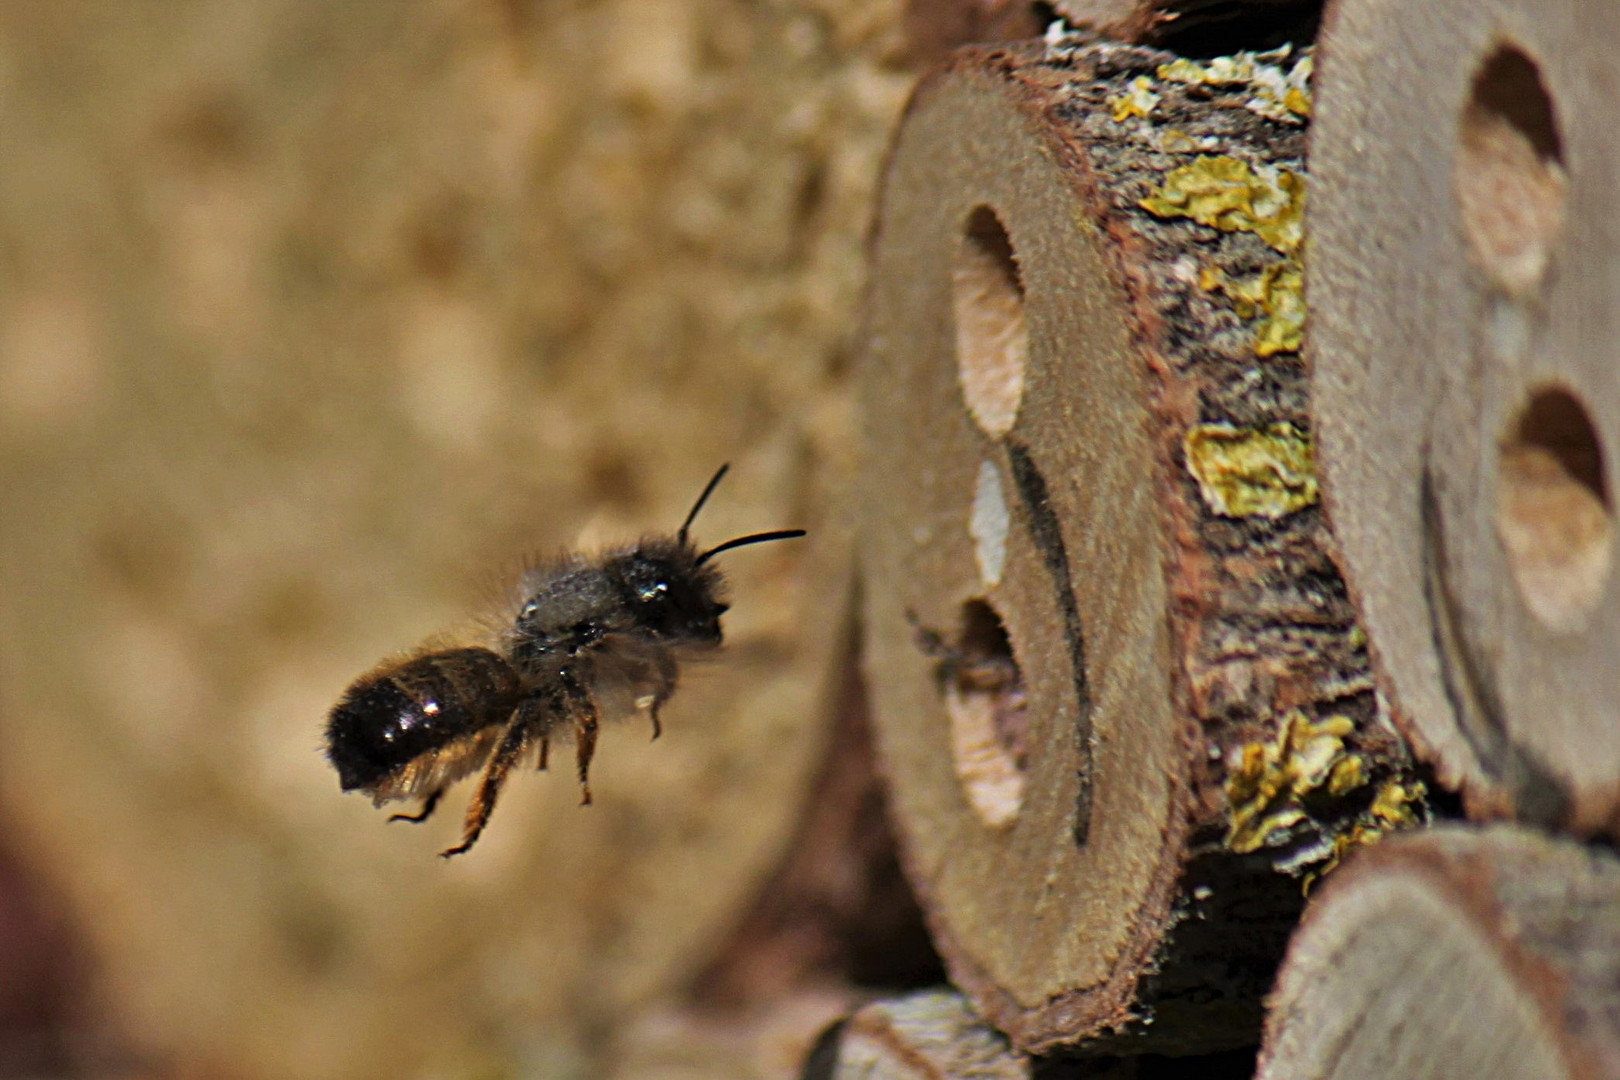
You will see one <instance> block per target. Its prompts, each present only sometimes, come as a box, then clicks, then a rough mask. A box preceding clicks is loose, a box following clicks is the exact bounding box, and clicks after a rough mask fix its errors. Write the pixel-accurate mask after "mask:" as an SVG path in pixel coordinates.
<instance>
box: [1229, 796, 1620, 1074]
mask: <svg viewBox="0 0 1620 1080" xmlns="http://www.w3.org/2000/svg"><path fill="white" fill-rule="evenodd" d="M1617 987H1620V862H1617V861H1616V860H1615V858H1614V857H1613V855H1612V854H1611V853H1609V852H1604V851H1597V850H1592V849H1587V848H1583V847H1580V846H1578V845H1576V844H1573V843H1570V842H1568V841H1564V840H1554V839H1551V838H1549V837H1547V836H1544V835H1541V834H1539V833H1536V832H1532V831H1530V830H1528V829H1524V828H1521V827H1518V826H1506V825H1499V826H1493V827H1489V828H1486V829H1483V830H1478V831H1476V830H1474V829H1471V828H1466V827H1462V826H1447V827H1443V828H1436V829H1432V830H1426V831H1424V832H1422V833H1417V834H1412V835H1409V836H1404V837H1399V838H1396V839H1392V840H1389V841H1387V842H1386V843H1382V844H1379V845H1377V846H1376V847H1374V848H1371V849H1369V850H1367V851H1365V852H1361V853H1358V854H1357V855H1356V856H1355V857H1354V858H1353V860H1352V861H1351V863H1350V864H1349V865H1348V866H1347V867H1346V868H1345V871H1344V873H1343V874H1342V875H1335V880H1333V881H1332V882H1330V883H1329V884H1327V885H1326V886H1324V888H1323V889H1322V892H1321V895H1320V897H1319V898H1318V900H1317V901H1316V902H1314V903H1313V904H1312V906H1311V910H1310V912H1309V913H1308V914H1307V915H1306V918H1305V922H1304V924H1303V926H1302V927H1301V928H1300V931H1299V933H1298V934H1297V935H1296V937H1295V939H1294V942H1293V944H1292V945H1291V946H1290V947H1289V952H1288V960H1287V963H1286V964H1285V965H1284V967H1283V969H1282V972H1281V974H1280V975H1279V978H1278V984H1277V991H1276V994H1275V996H1274V999H1273V1002H1272V1012H1271V1015H1270V1016H1269V1018H1268V1019H1267V1022H1266V1044H1265V1047H1264V1048H1263V1050H1262V1052H1261V1069H1260V1074H1259V1075H1260V1080H1285V1078H1286V1080H1327V1078H1329V1077H1332V1078H1335V1080H1362V1078H1364V1080H1375V1078H1376V1080H1383V1078H1385V1077H1392V1076H1399V1077H1405V1078H1409V1080H1464V1078H1473V1077H1480V1076H1512V1077H1520V1078H1524V1080H1532V1078H1533V1080H1543V1078H1547V1080H1551V1078H1558V1080H1569V1078H1576V1077H1583V1078H1584V1077H1591V1078H1597V1077H1610V1076H1615V1075H1620V991H1617Z"/></svg>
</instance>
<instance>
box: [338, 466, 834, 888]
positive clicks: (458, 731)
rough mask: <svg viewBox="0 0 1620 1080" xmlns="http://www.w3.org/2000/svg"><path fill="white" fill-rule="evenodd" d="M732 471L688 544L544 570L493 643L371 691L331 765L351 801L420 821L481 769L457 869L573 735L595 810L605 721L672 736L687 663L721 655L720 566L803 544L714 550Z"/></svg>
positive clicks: (429, 662) (652, 546)
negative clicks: (504, 794) (526, 778)
mask: <svg viewBox="0 0 1620 1080" xmlns="http://www.w3.org/2000/svg"><path fill="white" fill-rule="evenodd" d="M728 469H729V466H726V465H722V466H720V468H719V470H718V471H717V472H716V473H715V474H714V476H713V478H711V479H710V480H709V482H708V484H707V485H706V486H705V487H704V488H703V491H702V493H701V494H700V495H698V497H697V501H696V502H695V503H693V504H692V509H691V511H690V512H689V513H688V514H687V515H686V520H685V521H683V522H682V523H681V527H680V529H679V530H678V531H677V532H676V533H675V535H674V536H673V537H670V536H654V537H648V538H645V539H643V540H641V541H640V542H639V543H637V544H635V545H633V546H631V547H624V548H618V549H614V550H611V551H608V552H606V553H604V554H602V555H599V556H596V557H589V558H587V557H585V556H580V555H573V556H569V557H567V558H564V559H562V560H559V561H557V562H555V563H552V564H550V565H547V566H543V567H540V568H538V569H535V570H531V571H530V572H529V573H527V574H525V575H524V576H523V580H522V583H521V594H522V595H521V600H520V602H519V604H518V605H517V609H516V615H515V617H513V618H511V619H510V620H509V621H508V622H507V623H506V624H505V625H504V626H502V627H501V628H500V629H499V631H498V633H496V634H494V635H492V636H491V638H490V640H487V641H481V642H478V643H475V644H465V645H459V646H456V647H444V646H442V645H441V646H437V647H424V648H420V649H418V650H416V651H415V652H412V653H408V654H406V655H404V656H401V657H396V658H394V659H391V660H388V661H385V662H384V663H383V664H381V665H380V666H378V667H377V668H376V669H374V670H372V671H371V672H368V673H367V674H365V675H363V676H361V677H360V678H359V679H356V680H355V681H354V682H353V683H352V684H351V685H350V686H349V688H348V689H347V690H345V691H344V692H343V695H342V697H340V698H339V699H338V703H337V704H336V705H335V706H333V708H332V711H331V714H330V715H329V716H328V718H327V723H326V759H327V760H328V761H329V762H331V764H332V767H333V768H335V769H336V770H337V774H338V782H339V784H341V786H342V788H343V790H344V791H345V792H348V791H361V792H364V793H366V794H367V795H369V796H371V800H372V802H373V803H374V804H375V805H378V806H381V805H382V804H383V803H385V802H389V801H392V800H396V799H420V800H421V802H422V805H421V808H420V810H419V811H418V812H417V813H415V814H394V815H393V816H392V817H390V818H389V819H388V820H390V821H411V822H421V821H426V820H427V819H428V818H429V817H430V816H431V815H432V814H433V811H434V810H435V808H437V807H438V805H439V800H440V799H441V798H442V797H443V796H444V792H445V790H446V789H447V788H448V787H449V786H450V785H451V784H453V783H455V782H456V781H457V780H460V779H462V778H463V777H465V776H469V775H471V774H472V773H474V772H478V771H480V770H482V774H481V776H480V778H479V781H478V788H477V790H476V791H475V792H474V794H473V797H472V801H471V802H470V803H469V804H468V807H467V815H466V819H465V821H464V824H463V827H462V835H461V842H460V843H459V844H457V845H456V846H455V847H452V848H450V849H448V850H446V851H444V852H442V853H441V854H442V855H443V856H444V857H445V858H449V857H450V856H452V855H459V854H461V853H463V852H465V851H467V850H469V849H470V848H471V847H472V846H473V844H475V843H477V841H478V837H479V835H480V834H481V833H482V832H483V830H484V826H485V825H486V824H488V822H489V817H490V814H491V813H493V812H494V809H495V802H496V800H497V799H498V798H499V797H500V793H501V787H502V785H503V784H504V783H505V782H506V778H507V775H508V774H509V773H510V772H511V771H512V768H513V767H514V766H515V765H516V764H517V763H518V762H519V761H521V760H522V759H523V758H524V757H525V755H527V754H529V753H531V752H532V753H535V754H536V755H537V757H538V764H539V767H540V768H541V769H544V768H546V765H547V759H548V756H549V753H550V749H551V743H552V740H553V739H560V738H564V737H569V736H571V737H572V738H573V740H574V747H575V760H576V764H577V767H578V772H579V783H580V789H581V799H580V802H581V804H582V805H589V803H590V801H591V787H590V768H591V759H592V758H593V757H594V756H595V754H596V735H597V728H598V727H599V725H600V723H601V721H602V720H603V718H608V719H614V718H618V717H623V716H629V715H633V714H635V713H637V712H640V711H643V710H644V711H645V712H646V713H647V714H648V717H649V719H650V720H651V722H652V737H653V738H654V739H656V738H658V736H659V734H660V732H661V731H662V729H663V728H662V724H661V722H660V720H659V709H660V708H661V707H662V706H663V705H664V704H665V703H666V702H667V701H668V700H669V699H670V696H671V695H672V694H674V692H675V686H676V682H677V679H678V678H679V675H680V666H681V663H682V662H683V661H684V660H686V659H688V658H690V657H692V656H695V655H698V654H701V653H704V652H709V651H712V650H714V649H716V648H718V647H719V645H720V643H721V637H722V635H721V629H720V616H722V615H723V614H725V612H726V610H727V607H728V605H727V604H726V603H725V602H724V586H725V581H724V578H723V577H722V575H721V573H720V570H719V568H718V567H716V566H715V565H714V563H713V559H714V558H715V556H717V555H720V554H723V553H724V552H727V551H731V550H733V549H735V548H740V547H745V546H747V545H750V544H763V543H767V542H769V541H773V540H790V539H793V538H795V537H800V536H803V535H804V530H803V529H778V530H774V531H771V532H760V533H751V534H749V535H747V536H739V537H735V538H733V539H731V540H727V541H725V542H724V543H721V544H718V545H716V546H714V547H712V548H709V549H708V550H706V551H699V550H698V548H697V547H696V546H695V545H694V544H693V543H692V541H691V536H690V531H691V527H692V523H693V522H694V521H695V520H696V519H697V515H698V512H699V511H700V510H702V509H703V505H704V503H706V502H707V501H708V499H709V496H710V495H712V494H713V493H714V489H715V488H716V486H718V485H719V483H720V481H721V479H722V478H724V477H725V475H726V472H727V470H728Z"/></svg>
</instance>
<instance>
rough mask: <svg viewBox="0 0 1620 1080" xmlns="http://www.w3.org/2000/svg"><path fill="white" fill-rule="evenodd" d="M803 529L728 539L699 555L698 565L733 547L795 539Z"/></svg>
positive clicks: (778, 530) (779, 530) (780, 530)
mask: <svg viewBox="0 0 1620 1080" xmlns="http://www.w3.org/2000/svg"><path fill="white" fill-rule="evenodd" d="M803 535H804V530H803V529H777V530H776V531H775V532H762V533H754V534H752V535H751V536H739V537H737V538H736V539H735V540H727V541H726V542H725V543H723V544H721V545H720V546H718V547H712V548H710V549H709V550H708V551H705V552H704V553H703V554H701V555H699V556H698V557H697V565H698V566H702V565H703V564H704V563H706V562H708V561H709V560H710V559H712V558H714V557H715V556H716V555H718V554H720V553H721V552H722V551H730V550H731V549H732V548H740V547H747V546H748V545H749V544H763V543H765V542H766V541H769V540H793V539H795V538H797V537H800V536H803Z"/></svg>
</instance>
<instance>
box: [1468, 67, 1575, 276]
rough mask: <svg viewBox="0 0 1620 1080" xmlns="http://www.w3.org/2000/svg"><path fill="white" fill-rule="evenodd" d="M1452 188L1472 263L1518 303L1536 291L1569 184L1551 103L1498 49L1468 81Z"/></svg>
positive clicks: (1527, 70) (1533, 76) (1536, 74)
mask: <svg viewBox="0 0 1620 1080" xmlns="http://www.w3.org/2000/svg"><path fill="white" fill-rule="evenodd" d="M1460 134H1461V142H1460V146H1459V149H1458V154H1457V161H1456V174H1455V183H1454V187H1455V190H1456V195H1457V203H1458V207H1459V209H1460V211H1461V214H1462V223H1463V232H1464V234H1465V235H1466V236H1467V238H1468V245H1469V248H1470V250H1471V252H1472V255H1473V258H1474V261H1475V262H1476V263H1477V264H1478V266H1479V268H1480V269H1481V270H1482V271H1483V272H1484V273H1485V275H1486V277H1488V278H1489V279H1490V280H1491V282H1492V283H1493V284H1495V285H1497V286H1498V287H1499V288H1501V289H1503V290H1505V291H1506V292H1507V293H1508V294H1509V295H1513V296H1522V295H1524V294H1526V293H1528V292H1530V291H1532V290H1534V289H1535V288H1536V286H1537V285H1539V284H1540V282H1541V279H1542V277H1543V275H1544V274H1545V273H1546V270H1547V263H1548V261H1549V259H1550V258H1551V253H1552V247H1553V244H1554V242H1555V241H1556V240H1557V238H1558V234H1559V233H1560V232H1561V231H1562V230H1563V225H1564V204H1565V202H1566V199H1567V195H1568V188H1569V183H1568V179H1567V177H1566V175H1565V172H1564V149H1563V142H1562V140H1561V139H1560V137H1559V134H1558V122H1557V118H1556V116H1555V114H1554V109H1553V103H1552V98H1551V97H1550V96H1549V95H1548V93H1547V88H1546V86H1545V85H1544V84H1543V83H1542V81H1541V73H1540V71H1539V70H1538V69H1537V67H1536V64H1535V62H1534V61H1533V60H1531V59H1530V57H1529V56H1527V55H1526V54H1525V53H1523V52H1521V51H1520V50H1519V49H1516V48H1513V47H1512V46H1507V45H1504V46H1502V47H1500V48H1498V49H1497V50H1496V52H1495V53H1493V54H1492V55H1491V56H1490V58H1489V59H1487V60H1486V61H1485V63H1484V65H1483V66H1481V68H1480V71H1479V74H1478V75H1477V76H1475V78H1474V84H1473V91H1472V94H1471V95H1470V98H1469V102H1468V105H1467V107H1466V108H1465V109H1464V110H1463V116H1462V125H1461V132H1460Z"/></svg>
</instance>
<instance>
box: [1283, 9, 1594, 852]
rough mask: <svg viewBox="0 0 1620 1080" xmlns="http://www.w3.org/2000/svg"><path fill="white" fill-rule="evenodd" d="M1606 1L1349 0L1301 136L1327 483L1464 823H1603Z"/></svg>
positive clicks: (1377, 623)
mask: <svg viewBox="0 0 1620 1080" xmlns="http://www.w3.org/2000/svg"><path fill="white" fill-rule="evenodd" d="M1617 48H1620V9H1616V8H1615V6H1614V5H1613V4H1610V3H1607V2H1606V0H1584V2H1582V0H1576V2H1572V3H1568V4H1559V5H1554V6H1553V7H1551V8H1549V7H1547V6H1546V5H1542V4H1539V3H1534V2H1530V0H1489V2H1481V3H1446V4H1432V5H1416V6H1408V7H1405V8H1403V9H1402V10H1401V12H1400V16H1399V17H1398V18H1394V17H1391V12H1390V10H1389V5H1388V4H1384V3H1379V2H1376V0H1358V2H1345V3H1342V4H1340V5H1339V6H1338V7H1337V8H1336V9H1334V12H1333V14H1332V15H1331V17H1330V18H1329V20H1328V26H1327V28H1326V30H1325V31H1324V39H1323V50H1324V59H1323V66H1322V85H1321V87H1320V98H1321V108H1320V110H1319V116H1318V118H1317V122H1316V126H1315V130H1314V131H1313V135H1312V175H1313V187H1312V192H1313V194H1312V202H1311V211H1310V215H1309V221H1310V232H1311V248H1310V260H1309V262H1310V277H1311V308H1312V320H1313V322H1312V332H1311V342H1312V356H1313V362H1314V365H1315V369H1316V380H1317V385H1316V395H1317V417H1318V423H1319V429H1320V441H1321V460H1322V471H1323V483H1324V487H1325V490H1326V495H1327V498H1328V502H1329V508H1330V511H1331V516H1332V519H1333V522H1334V527H1335V531H1336V533H1337V535H1338V540H1339V543H1340V544H1341V545H1342V549H1343V563H1344V569H1345V573H1346V576H1347V577H1348V579H1349V583H1350V586H1351V589H1352V592H1353V594H1354V595H1355V597H1356V600H1357V604H1358V607H1359V610H1360V612H1361V615H1362V617H1363V619H1364V620H1365V624H1366V627H1367V632H1368V634H1369V636H1370V639H1371V643H1372V647H1373V650H1374V654H1375V656H1376V658H1377V661H1378V668H1379V670H1380V672H1381V673H1382V677H1383V678H1382V689H1383V690H1384V692H1385V693H1386V694H1387V695H1388V696H1389V698H1390V700H1391V701H1392V702H1393V704H1394V717H1395V720H1396V722H1397V723H1398V724H1399V725H1400V726H1401V728H1402V729H1403V730H1404V731H1405V732H1406V733H1407V734H1408V735H1409V736H1410V737H1411V739H1412V740H1413V741H1414V742H1415V744H1416V746H1417V748H1418V750H1419V751H1420V752H1421V753H1422V754H1423V755H1424V756H1425V757H1427V758H1429V759H1430V760H1431V761H1432V762H1433V763H1434V766H1435V769H1436V770H1437V772H1438V775H1439V777H1440V779H1441V781H1442V782H1443V783H1444V784H1445V785H1446V786H1447V787H1450V788H1454V789H1457V790H1460V791H1461V793H1462V795H1463V796H1464V798H1465V800H1466V802H1467V808H1468V810H1469V812H1470V813H1471V814H1472V815H1474V816H1476V817H1505V816H1512V817H1517V818H1520V819H1523V820H1529V821H1535V822H1539V823H1541V824H1543V825H1546V826H1549V827H1556V828H1568V829H1572V830H1574V831H1576V832H1578V833H1582V834H1590V833H1594V832H1608V833H1611V834H1613V833H1614V832H1616V830H1617V829H1620V726H1616V725H1615V723H1614V710H1615V702H1616V701H1620V604H1616V603H1615V592H1614V584H1613V581H1612V580H1611V574H1610V569H1609V568H1610V564H1611V562H1612V561H1613V554H1612V549H1613V543H1614V541H1613V533H1614V527H1613V501H1612V496H1611V492H1610V480H1609V477H1610V476H1612V475H1613V462H1612V461H1611V460H1609V457H1608V455H1609V451H1608V449H1607V448H1608V447H1612V446H1614V445H1615V444H1616V443H1615V440H1616V438H1617V437H1620V383H1617V382H1616V380H1615V378H1614V368H1613V343H1614V341H1615V338H1616V332H1615V318H1616V316H1615V315H1614V312H1615V311H1616V310H1620V308H1617V306H1616V304H1615V298H1616V285H1615V280H1614V275H1613V271H1612V268H1613V265H1614V259H1615V252H1616V250H1617V248H1620V233H1617V231H1616V225H1615V222H1617V221H1620V189H1617V188H1616V186H1615V184H1614V180H1613V178H1614V177H1615V176H1616V175H1617V173H1620V143H1617V141H1616V140H1615V138H1614V137H1613V133H1612V130H1611V125H1610V124H1609V123H1608V122H1607V120H1606V119H1605V117H1607V116H1608V115H1610V114H1611V113H1612V112H1613V108H1614V105H1615V89H1614V85H1613V79H1612V65H1613V58H1614V56H1615V51H1616V49H1617Z"/></svg>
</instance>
